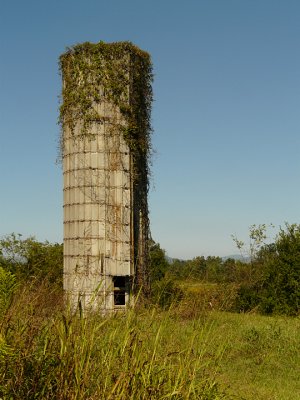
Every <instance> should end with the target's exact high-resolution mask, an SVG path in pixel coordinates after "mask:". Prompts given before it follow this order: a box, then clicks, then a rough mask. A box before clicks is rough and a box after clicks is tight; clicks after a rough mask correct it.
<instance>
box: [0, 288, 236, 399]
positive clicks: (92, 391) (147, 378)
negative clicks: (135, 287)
mask: <svg viewBox="0 0 300 400" xmlns="http://www.w3.org/2000/svg"><path fill="white" fill-rule="evenodd" d="M48 290H49V289H48ZM50 295H51V293H48V295H47V292H45V291H44V288H43V287H35V288H29V289H27V288H25V289H24V290H22V291H20V293H19V296H18V297H17V298H16V299H15V302H14V304H13V308H12V309H11V317H10V318H7V319H5V320H3V321H1V320H0V324H1V325H2V335H3V340H4V341H5V344H6V358H5V362H3V363H2V362H1V360H0V376H1V381H0V397H1V398H5V399H6V398H7V399H8V398H16V399H28V400H31V399H37V398H38V399H44V400H46V399H54V398H55V399H57V400H72V399H74V400H75V399H77V400H79V399H97V400H101V399H105V400H106V399H116V400H117V399H120V400H121V399H124V400H125V399H126V400H127V399H149V400H150V399H162V398H171V399H187V398H189V399H200V400H201V399H203V400H214V399H215V400H218V399H228V398H229V397H228V396H227V395H226V393H225V391H224V390H223V389H222V388H221V386H220V385H219V384H218V382H217V371H218V364H219V362H220V357H221V356H220V355H221V354H222V346H223V343H220V346H221V348H220V346H219V345H217V346H216V345H215V344H214V345H212V342H213V338H214V336H213V335H212V333H211V330H210V325H211V324H210V323H207V324H205V323H203V321H202V320H194V321H193V323H189V324H183V325H180V324H178V320H177V319H176V318H173V316H172V314H171V313H170V312H161V311H158V310H157V309H156V308H148V309H147V310H145V309H142V308H141V309H139V310H129V311H128V312H127V313H126V315H112V316H111V317H107V318H105V319H104V318H102V317H100V316H99V315H90V316H89V318H82V317H80V316H75V315H72V314H71V313H70V312H68V311H63V312H62V311H61V309H60V307H57V306H56V305H55V304H53V305H52V308H51V312H50V313H49V314H47V313H46V314H45V312H44V311H43V310H45V309H47V310H50V308H49V307H50V305H49V304H48V301H49V297H50ZM171 336H172V340H170V337H171ZM99 338H100V340H99ZM3 348H4V346H3Z"/></svg>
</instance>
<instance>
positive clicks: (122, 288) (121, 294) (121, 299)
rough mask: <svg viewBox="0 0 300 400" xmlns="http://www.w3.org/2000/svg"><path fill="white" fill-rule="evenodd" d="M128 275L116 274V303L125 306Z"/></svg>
mask: <svg viewBox="0 0 300 400" xmlns="http://www.w3.org/2000/svg"><path fill="white" fill-rule="evenodd" d="M126 278H127V277H126V276H114V277H113V282H114V305H115V306H117V307H118V306H125V305H126V286H128V285H126V283H127V282H126V281H127V279H126Z"/></svg>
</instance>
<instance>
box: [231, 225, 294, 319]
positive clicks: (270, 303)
mask: <svg viewBox="0 0 300 400" xmlns="http://www.w3.org/2000/svg"><path fill="white" fill-rule="evenodd" d="M258 244H259V246H260V247H259V246H257V248H256V249H255V253H254V258H253V259H252V261H251V264H250V271H252V274H251V279H249V280H248V281H245V282H243V283H242V284H241V286H240V289H239V296H238V298H237V305H236V307H237V309H238V310H242V311H249V310H252V309H254V308H256V309H258V310H259V311H261V312H262V313H265V314H272V313H278V314H286V315H298V314H299V312H300V225H297V224H292V225H289V224H286V226H285V229H282V228H281V229H280V231H279V234H278V235H277V237H276V239H275V242H274V243H272V244H268V245H266V244H263V242H262V241H259V243H258Z"/></svg>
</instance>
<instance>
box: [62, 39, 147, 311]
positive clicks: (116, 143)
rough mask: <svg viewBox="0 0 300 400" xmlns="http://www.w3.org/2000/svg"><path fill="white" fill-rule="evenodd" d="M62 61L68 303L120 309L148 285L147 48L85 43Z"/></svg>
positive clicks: (124, 44) (65, 267)
mask: <svg viewBox="0 0 300 400" xmlns="http://www.w3.org/2000/svg"><path fill="white" fill-rule="evenodd" d="M60 68H61V73H62V80H63V89H62V103H61V107H60V122H61V127H62V136H61V149H62V160H63V176H64V289H65V292H66V295H67V298H68V301H69V302H70V303H71V306H72V307H73V308H75V307H76V306H77V305H78V304H79V303H80V304H81V306H82V307H83V309H85V310H88V309H94V310H96V309H99V308H100V309H102V310H104V311H114V310H122V309H124V308H125V307H126V305H128V304H129V302H130V298H131V297H132V293H134V292H137V291H141V292H142V293H144V294H145V295H147V294H148V293H149V272H148V239H149V221H148V203H147V193H148V172H149V171H148V169H149V153H150V147H151V144H150V135H151V125H150V109H151V101H152V88H151V82H152V65H151V60H150V56H149V54H148V53H146V52H144V51H142V50H140V49H139V48H138V47H136V46H135V45H133V44H132V43H130V42H119V43H104V42H100V43H97V44H91V43H83V44H79V45H76V46H74V47H72V48H69V49H67V51H66V53H64V54H63V55H62V56H61V57H60Z"/></svg>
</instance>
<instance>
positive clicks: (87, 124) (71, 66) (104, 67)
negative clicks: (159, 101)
mask: <svg viewBox="0 0 300 400" xmlns="http://www.w3.org/2000/svg"><path fill="white" fill-rule="evenodd" d="M60 68H61V71H62V74H63V79H64V87H63V92H62V98H63V103H62V105H61V107H60V123H61V124H62V127H63V128H66V127H67V128H69V129H70V130H71V132H72V133H74V130H75V126H76V124H78V123H79V122H80V126H81V136H86V135H89V134H91V126H92V124H93V123H95V122H100V123H103V122H105V121H103V115H101V113H99V111H97V107H95V105H97V104H98V105H99V104H102V103H104V102H108V103H110V104H113V105H114V106H115V107H117V109H118V110H119V111H120V113H121V114H122V116H123V118H124V119H125V121H126V124H125V127H124V124H122V123H121V122H119V123H117V126H116V129H118V130H119V132H120V133H123V134H124V138H125V140H126V141H127V143H128V145H129V147H130V149H131V150H133V151H135V152H136V151H137V152H142V153H143V154H145V155H146V156H147V153H148V151H149V149H150V145H151V144H150V137H149V135H150V133H151V123H150V112H151V103H152V87H151V83H152V78H153V75H152V63H151V59H150V56H149V54H148V53H147V52H145V51H142V50H141V49H139V48H138V47H137V46H135V45H133V44H132V43H130V42H116V43H104V42H102V41H100V42H99V43H96V44H92V43H89V42H86V43H82V44H78V45H76V46H74V47H71V48H68V49H67V51H66V53H64V54H63V55H62V56H61V57H60Z"/></svg>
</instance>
